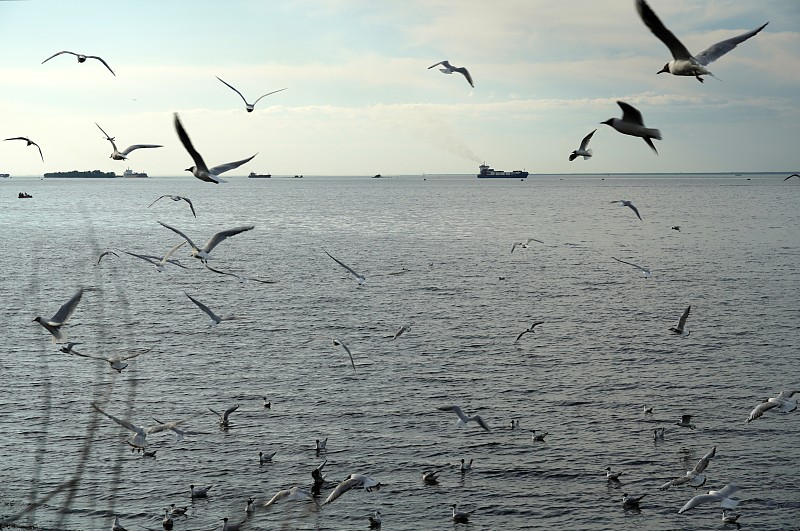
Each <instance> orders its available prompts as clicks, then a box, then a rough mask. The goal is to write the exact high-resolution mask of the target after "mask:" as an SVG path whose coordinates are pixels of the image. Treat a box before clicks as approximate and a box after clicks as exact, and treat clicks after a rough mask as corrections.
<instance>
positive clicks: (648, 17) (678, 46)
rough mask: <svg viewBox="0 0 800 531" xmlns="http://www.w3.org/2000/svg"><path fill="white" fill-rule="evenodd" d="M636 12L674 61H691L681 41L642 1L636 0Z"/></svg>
mask: <svg viewBox="0 0 800 531" xmlns="http://www.w3.org/2000/svg"><path fill="white" fill-rule="evenodd" d="M636 11H637V12H638V13H639V17H641V19H642V22H644V25H645V26H647V27H648V28H649V29H650V31H652V32H653V35H655V36H656V37H658V38H659V39H660V40H661V42H663V43H664V44H665V45H666V46H667V48H669V51H670V53H671V54H672V57H673V58H675V59H691V58H692V54H690V53H689V50H687V49H686V46H684V45H683V44H682V43H681V41H679V40H678V38H677V37H676V36H675V35H674V34H673V33H672V32H671V31H670V30H668V29H667V27H666V26H664V23H663V22H661V20H660V19H659V18H658V16H656V14H655V12H654V11H653V10H652V9H651V8H650V6H649V5H647V2H645V1H644V0H637V2H636Z"/></svg>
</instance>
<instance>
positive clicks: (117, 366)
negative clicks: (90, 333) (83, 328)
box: [62, 343, 153, 373]
mask: <svg viewBox="0 0 800 531" xmlns="http://www.w3.org/2000/svg"><path fill="white" fill-rule="evenodd" d="M74 344H75V343H70V344H69V345H74ZM69 345H68V346H67V348H68V350H69V352H68V354H74V355H75V356H81V357H83V358H91V359H93V360H100V361H105V362H108V363H109V364H110V365H111V368H112V369H114V370H115V371H117V372H118V373H122V369H124V368H126V367H127V366H128V364H127V363H123V362H124V361H126V360H129V359H133V358H135V357H137V356H141V355H142V354H144V353H146V352H150V351H151V350H153V347H150V348H149V349H147V350H140V351H138V352H133V353H130V354H126V355H123V356H110V357H106V356H92V355H90V354H82V353H80V352H78V351H77V350H75V349H73V348H71V347H70V346H69ZM62 352H63V349H62Z"/></svg>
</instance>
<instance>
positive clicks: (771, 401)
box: [746, 391, 798, 422]
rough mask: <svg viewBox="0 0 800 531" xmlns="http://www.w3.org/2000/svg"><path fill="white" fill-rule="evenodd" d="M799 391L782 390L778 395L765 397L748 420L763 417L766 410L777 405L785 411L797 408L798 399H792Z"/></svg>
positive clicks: (788, 411)
mask: <svg viewBox="0 0 800 531" xmlns="http://www.w3.org/2000/svg"><path fill="white" fill-rule="evenodd" d="M797 392H798V391H781V392H780V393H779V394H778V396H776V397H774V398H767V399H765V400H764V401H763V402H762V403H760V404H759V405H757V406H756V407H755V408H754V409H753V411H751V412H750V415H749V416H748V417H747V421H746V422H751V421H754V420H756V419H757V418H759V417H761V415H763V414H764V412H766V411H769V410H770V409H773V408H776V407H777V408H780V410H781V411H782V412H783V413H790V412H792V411H794V410H795V409H797V400H792V396H794V394H795V393H797Z"/></svg>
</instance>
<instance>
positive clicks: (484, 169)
mask: <svg viewBox="0 0 800 531" xmlns="http://www.w3.org/2000/svg"><path fill="white" fill-rule="evenodd" d="M478 167H479V168H480V169H481V172H480V173H479V174H478V179H513V178H517V179H524V178H526V177H527V176H528V172H526V171H520V170H514V171H500V170H495V169H492V168H490V167H489V166H487V165H486V163H485V162H484V163H483V164H481V165H480V166H478Z"/></svg>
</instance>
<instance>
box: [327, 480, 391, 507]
mask: <svg viewBox="0 0 800 531" xmlns="http://www.w3.org/2000/svg"><path fill="white" fill-rule="evenodd" d="M380 486H381V482H380V481H378V480H375V479H372V478H371V477H368V476H365V475H364V474H350V475H349V476H347V477H346V478H345V479H344V481H342V482H341V483H339V484H338V485H337V486H336V488H335V489H333V492H331V493H330V495H329V496H328V497H327V498H326V499H325V501H324V502H323V503H322V505H328V504H329V503H331V502H333V501H334V500H335V499H336V498H338V497H339V496H341V495H342V494H344V493H345V492H347V491H348V490H350V489H354V488H359V487H361V488H363V489H364V490H366V491H367V492H372V489H376V488H380Z"/></svg>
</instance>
